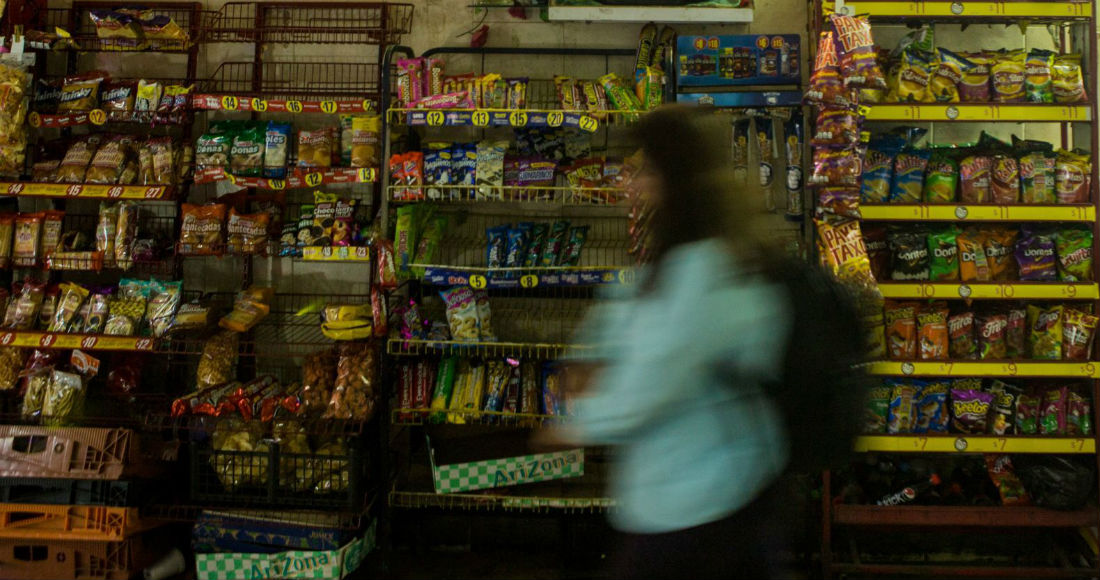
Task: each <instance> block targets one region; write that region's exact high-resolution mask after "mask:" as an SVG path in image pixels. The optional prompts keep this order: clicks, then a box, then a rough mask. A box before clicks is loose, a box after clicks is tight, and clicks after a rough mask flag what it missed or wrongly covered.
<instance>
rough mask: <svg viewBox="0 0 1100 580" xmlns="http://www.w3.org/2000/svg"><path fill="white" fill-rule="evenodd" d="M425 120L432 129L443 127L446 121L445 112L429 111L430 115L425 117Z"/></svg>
mask: <svg viewBox="0 0 1100 580" xmlns="http://www.w3.org/2000/svg"><path fill="white" fill-rule="evenodd" d="M424 120H425V121H426V122H427V123H428V125H431V126H432V127H442V126H443V120H444V115H443V111H428V114H427V115H425V116H424Z"/></svg>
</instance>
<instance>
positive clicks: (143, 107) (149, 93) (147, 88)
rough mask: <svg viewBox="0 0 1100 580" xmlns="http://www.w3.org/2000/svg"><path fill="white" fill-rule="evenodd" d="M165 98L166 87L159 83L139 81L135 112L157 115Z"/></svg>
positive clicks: (135, 98)
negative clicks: (162, 98)
mask: <svg viewBox="0 0 1100 580" xmlns="http://www.w3.org/2000/svg"><path fill="white" fill-rule="evenodd" d="M163 96H164V85H162V84H160V83H159V82H157V81H147V80H145V79H142V80H140V81H138V85H137V93H136V95H135V97H134V111H137V112H140V113H155V112H156V111H157V108H158V107H160V100H161V97H163Z"/></svg>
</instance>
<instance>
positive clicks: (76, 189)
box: [65, 185, 84, 197]
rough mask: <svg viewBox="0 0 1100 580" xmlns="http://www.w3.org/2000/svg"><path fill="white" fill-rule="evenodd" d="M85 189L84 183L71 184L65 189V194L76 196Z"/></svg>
mask: <svg viewBox="0 0 1100 580" xmlns="http://www.w3.org/2000/svg"><path fill="white" fill-rule="evenodd" d="M82 191H84V186H83V185H70V186H69V187H68V188H66V189H65V195H67V196H69V197H76V196H78V195H80V192H82Z"/></svg>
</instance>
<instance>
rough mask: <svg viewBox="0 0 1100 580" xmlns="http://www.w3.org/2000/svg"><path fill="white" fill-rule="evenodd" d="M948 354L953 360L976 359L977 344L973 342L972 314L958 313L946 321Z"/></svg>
mask: <svg viewBox="0 0 1100 580" xmlns="http://www.w3.org/2000/svg"><path fill="white" fill-rule="evenodd" d="M947 332H948V335H949V339H950V352H951V358H953V359H972V358H978V356H977V355H978V344H977V342H975V340H974V313H973V312H960V313H958V314H956V315H954V316H952V317H950V318H948V319H947Z"/></svg>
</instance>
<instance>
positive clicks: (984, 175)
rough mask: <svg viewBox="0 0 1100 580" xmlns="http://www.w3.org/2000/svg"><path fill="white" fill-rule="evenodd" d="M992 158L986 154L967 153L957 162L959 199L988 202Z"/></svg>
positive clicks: (989, 198) (990, 193)
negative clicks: (967, 154)
mask: <svg viewBox="0 0 1100 580" xmlns="http://www.w3.org/2000/svg"><path fill="white" fill-rule="evenodd" d="M992 170H993V159H992V158H991V157H989V156H987V155H969V156H967V157H965V158H963V160H962V161H960V162H959V201H961V202H963V203H988V202H989V201H990V200H991V197H992V192H991V191H990V188H991V187H992V176H991V172H992Z"/></svg>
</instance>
